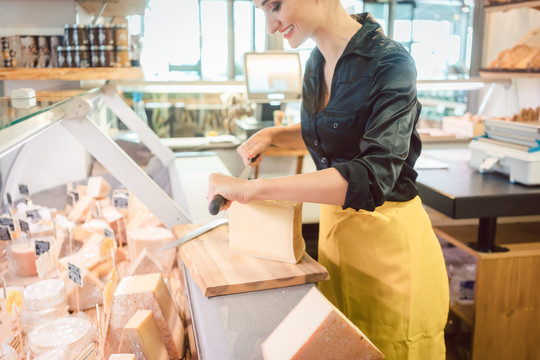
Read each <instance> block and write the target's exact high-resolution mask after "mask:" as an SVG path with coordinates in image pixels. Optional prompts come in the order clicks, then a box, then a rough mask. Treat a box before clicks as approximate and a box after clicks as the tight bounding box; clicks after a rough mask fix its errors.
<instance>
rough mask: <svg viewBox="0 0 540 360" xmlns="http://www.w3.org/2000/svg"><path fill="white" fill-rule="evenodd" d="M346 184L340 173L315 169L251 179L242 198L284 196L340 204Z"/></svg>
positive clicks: (291, 199) (254, 198)
mask: <svg viewBox="0 0 540 360" xmlns="http://www.w3.org/2000/svg"><path fill="white" fill-rule="evenodd" d="M347 185H348V184H347V181H345V179H344V178H343V177H342V176H341V174H340V173H339V172H338V171H337V170H336V169H334V168H330V169H325V170H320V171H317V172H314V173H307V174H299V175H294V176H286V177H279V178H270V179H257V180H254V181H250V182H249V185H248V189H247V191H246V193H245V194H246V199H245V200H246V201H247V202H249V201H255V200H287V201H301V202H310V203H318V204H329V205H343V204H344V203H345V196H346V194H347Z"/></svg>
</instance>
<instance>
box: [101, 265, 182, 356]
mask: <svg viewBox="0 0 540 360" xmlns="http://www.w3.org/2000/svg"><path fill="white" fill-rule="evenodd" d="M140 309H146V310H151V311H152V313H153V315H154V318H155V322H156V325H157V327H158V330H159V333H160V334H161V340H162V341H163V344H164V345H165V348H166V349H167V353H168V354H169V359H179V358H181V357H182V356H183V355H184V326H183V324H182V320H181V319H180V315H179V313H178V310H177V308H176V306H175V304H174V302H173V299H172V296H171V293H170V291H169V289H168V288H167V285H165V282H164V281H163V277H162V276H161V274H159V273H156V274H148V275H136V276H126V277H124V278H123V279H122V280H121V281H120V283H119V284H118V287H117V288H116V291H115V293H114V297H113V304H112V309H111V316H110V321H109V326H108V328H107V333H106V339H105V346H104V355H105V358H106V359H107V358H108V356H109V355H110V354H113V353H116V352H118V347H119V346H120V341H121V334H122V330H123V329H124V327H125V325H126V324H127V322H128V321H129V320H130V319H131V317H132V316H133V315H134V314H135V313H136V312H137V310H140Z"/></svg>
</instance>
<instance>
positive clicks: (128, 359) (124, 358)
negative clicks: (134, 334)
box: [109, 354, 136, 360]
mask: <svg viewBox="0 0 540 360" xmlns="http://www.w3.org/2000/svg"><path fill="white" fill-rule="evenodd" d="M109 360H136V358H135V354H111V356H109Z"/></svg>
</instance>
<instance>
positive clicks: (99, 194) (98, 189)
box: [86, 176, 111, 199]
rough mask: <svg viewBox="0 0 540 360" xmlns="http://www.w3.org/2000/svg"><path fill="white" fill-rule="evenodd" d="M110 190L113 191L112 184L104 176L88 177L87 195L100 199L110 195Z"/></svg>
mask: <svg viewBox="0 0 540 360" xmlns="http://www.w3.org/2000/svg"><path fill="white" fill-rule="evenodd" d="M109 191H111V185H109V183H108V182H107V180H105V179H104V178H103V177H102V176H92V177H91V178H89V179H88V185H87V187H86V195H88V196H91V197H93V198H97V199H100V198H104V197H106V196H107V195H109Z"/></svg>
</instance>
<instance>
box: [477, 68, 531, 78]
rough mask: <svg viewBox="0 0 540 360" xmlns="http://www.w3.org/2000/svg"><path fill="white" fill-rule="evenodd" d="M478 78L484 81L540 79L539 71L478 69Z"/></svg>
mask: <svg viewBox="0 0 540 360" xmlns="http://www.w3.org/2000/svg"><path fill="white" fill-rule="evenodd" d="M479 73H480V76H481V77H483V78H484V79H509V78H520V79H540V71H527V70H524V71H518V70H509V71H503V70H490V69H480V71H479Z"/></svg>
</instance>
